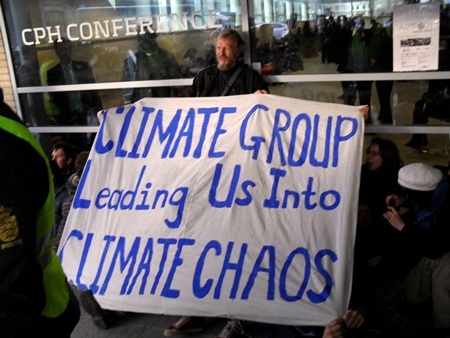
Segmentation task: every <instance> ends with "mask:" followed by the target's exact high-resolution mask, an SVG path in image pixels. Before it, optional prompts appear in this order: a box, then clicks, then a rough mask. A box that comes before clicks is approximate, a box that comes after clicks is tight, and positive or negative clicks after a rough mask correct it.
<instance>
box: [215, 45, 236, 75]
mask: <svg viewBox="0 0 450 338" xmlns="http://www.w3.org/2000/svg"><path fill="white" fill-rule="evenodd" d="M240 52H241V51H240V50H239V48H238V47H237V42H236V41H234V40H233V39H224V38H219V39H218V40H217V43H216V58H217V63H218V64H217V68H219V69H220V70H229V69H231V68H232V67H233V66H234V65H235V64H236V61H237V58H238V56H239V54H240Z"/></svg>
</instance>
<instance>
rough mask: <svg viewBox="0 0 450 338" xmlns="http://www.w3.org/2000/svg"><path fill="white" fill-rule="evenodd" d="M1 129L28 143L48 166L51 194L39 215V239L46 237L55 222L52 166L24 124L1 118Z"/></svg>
mask: <svg viewBox="0 0 450 338" xmlns="http://www.w3.org/2000/svg"><path fill="white" fill-rule="evenodd" d="M0 128H2V129H3V130H5V131H7V132H8V133H10V134H13V135H14V136H17V137H19V138H21V139H22V140H24V141H26V142H28V143H29V144H30V145H31V146H32V147H33V149H34V150H36V151H37V152H38V153H39V155H41V157H42V158H43V159H44V161H45V164H46V166H47V172H48V179H49V193H48V195H47V200H46V201H45V203H44V206H43V207H42V209H41V210H39V213H38V219H37V233H36V235H37V236H38V237H44V236H46V235H47V233H48V232H49V231H50V230H51V228H52V226H53V221H54V211H53V198H54V195H55V194H54V188H53V179H52V174H51V170H50V164H49V162H48V158H47V156H46V155H45V153H44V151H43V150H42V148H41V146H40V145H39V143H38V142H37V140H36V139H35V138H34V136H33V135H32V134H31V133H30V131H29V130H28V128H27V127H26V126H24V125H23V124H21V123H19V122H17V121H14V120H11V119H8V118H6V117H4V116H0ZM44 247H46V246H44Z"/></svg>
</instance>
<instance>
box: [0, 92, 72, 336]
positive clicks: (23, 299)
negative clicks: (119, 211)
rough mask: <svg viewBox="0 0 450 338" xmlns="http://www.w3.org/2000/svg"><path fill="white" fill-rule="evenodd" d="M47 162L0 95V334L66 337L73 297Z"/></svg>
mask: <svg viewBox="0 0 450 338" xmlns="http://www.w3.org/2000/svg"><path fill="white" fill-rule="evenodd" d="M53 194H54V192H53V183H52V176H51V171H50V167H49V161H48V158H47V157H46V155H45V154H44V152H43V150H42V148H41V146H40V145H39V143H38V142H37V141H36V139H35V138H34V137H33V135H32V134H31V132H30V131H29V130H28V128H27V127H26V126H25V125H24V124H23V123H22V122H21V120H20V119H19V118H18V116H17V115H16V114H15V113H14V112H13V111H12V110H11V108H10V107H9V106H8V105H7V104H5V103H4V102H3V95H0V336H1V337H32V336H40V335H42V336H45V337H70V334H71V332H72V331H73V329H74V328H75V326H76V325H77V323H78V321H79V318H80V308H79V304H78V301H77V299H76V297H75V295H74V294H73V292H72V291H71V289H70V286H69V285H68V283H67V280H66V276H65V274H64V272H63V270H62V266H61V263H60V261H59V260H58V257H57V256H56V253H55V252H54V251H53V250H52V243H53V237H54V229H53V218H54V214H53Z"/></svg>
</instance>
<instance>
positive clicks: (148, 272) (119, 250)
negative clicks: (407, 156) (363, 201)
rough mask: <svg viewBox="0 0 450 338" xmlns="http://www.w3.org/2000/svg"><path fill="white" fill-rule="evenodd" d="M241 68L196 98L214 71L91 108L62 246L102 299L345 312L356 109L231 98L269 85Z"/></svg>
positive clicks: (286, 313)
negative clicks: (178, 86) (181, 88)
mask: <svg viewBox="0 0 450 338" xmlns="http://www.w3.org/2000/svg"><path fill="white" fill-rule="evenodd" d="M226 32H227V33H230V32H229V31H226ZM230 34H233V33H232V32H231V33H230ZM224 41H227V39H225V38H224V37H222V38H220V39H219V41H218V43H217V46H218V52H217V54H218V56H219V57H218V58H219V63H222V64H224V63H228V62H229V61H230V60H231V65H235V64H237V55H239V53H238V52H239V48H238V43H236V44H234V45H233V43H231V42H235V41H236V40H233V39H231V40H230V41H228V42H229V44H227V43H224ZM233 58H234V60H235V61H234V62H233ZM231 67H232V66H231ZM227 69H228V68H227ZM230 70H231V68H230ZM249 70H250V69H243V70H241V73H240V74H242V78H239V77H237V78H238V80H235V81H236V82H233V83H231V85H229V86H226V85H224V88H223V90H222V89H221V90H220V91H219V90H217V89H215V90H216V94H215V95H217V96H208V97H197V96H201V95H203V93H206V91H207V90H208V89H207V88H213V87H214V86H215V85H214V83H215V81H216V79H217V78H216V79H211V78H208V79H207V78H206V77H202V78H197V79H195V80H194V85H193V88H190V89H188V90H191V93H192V94H191V95H193V96H196V97H191V98H190V97H187V98H175V99H174V98H145V99H142V100H140V101H137V102H136V103H134V104H130V105H126V106H122V107H117V108H111V109H108V110H107V111H104V112H103V113H100V114H99V117H100V119H101V125H100V128H99V131H98V133H97V137H96V140H95V144H94V146H93V148H92V150H91V153H90V155H89V159H88V161H87V164H86V167H85V170H84V171H83V174H82V177H81V178H80V183H79V188H78V189H77V192H76V196H75V198H74V202H73V208H72V209H71V211H70V214H69V218H68V221H67V224H66V228H65V231H64V234H63V237H62V239H61V245H60V249H59V252H58V254H59V257H60V259H61V261H62V263H63V267H64V269H65V272H66V274H67V276H68V278H69V280H70V281H71V282H72V283H73V284H75V285H76V286H77V287H79V288H80V289H83V290H84V289H90V290H92V293H93V294H94V295H95V297H96V300H97V301H98V302H99V304H100V305H101V307H102V308H104V309H108V310H118V311H129V312H142V313H162V314H168V315H183V314H189V315H192V316H196V317H198V318H204V317H206V316H207V317H222V318H223V317H229V318H239V319H242V320H248V321H255V322H262V323H271V324H282V325H298V326H302V325H316V326H325V325H326V324H327V323H329V322H331V321H333V320H334V319H335V318H337V317H339V316H341V315H342V314H343V313H345V311H346V310H347V307H348V303H349V299H350V290H351V280H352V270H353V250H354V237H355V230H356V210H357V202H358V201H357V200H358V198H357V194H358V184H352V183H353V182H359V172H360V165H361V157H362V148H363V136H364V121H363V119H362V116H361V114H360V113H359V112H358V110H359V109H358V108H357V107H351V106H344V105H337V104H331V103H319V102H313V101H304V100H297V99H292V98H287V97H281V96H275V95H233V96H229V95H231V94H239V93H240V90H241V89H242V90H244V89H243V84H245V83H247V84H248V83H250V84H253V85H255V86H257V88H253V89H255V92H258V93H265V92H266V91H267V90H266V89H264V87H259V88H258V84H261V82H260V81H258V76H256V75H254V76H253V75H252V74H249V72H248V71H249ZM205 71H206V70H205ZM211 72H212V71H211ZM250 72H253V71H252V70H250ZM204 75H205V74H203V75H201V76H204ZM217 76H219V74H217ZM239 76H241V75H239ZM227 83H228V81H227ZM211 86H212V87H211ZM227 87H229V89H227ZM247 90H248V89H247ZM224 92H225V95H224V94H223V93H224ZM243 93H246V94H247V93H248V94H250V92H247V91H244V92H243ZM211 94H212V92H209V94H208V95H211ZM205 95H206V94H205ZM221 95H224V96H221ZM197 329H198V328H197ZM200 329H201V327H200ZM169 332H170V331H169ZM170 333H171V332H170Z"/></svg>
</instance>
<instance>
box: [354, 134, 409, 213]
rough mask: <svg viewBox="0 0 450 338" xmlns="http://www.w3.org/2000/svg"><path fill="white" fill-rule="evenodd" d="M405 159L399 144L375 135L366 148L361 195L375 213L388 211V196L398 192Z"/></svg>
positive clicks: (362, 167)
mask: <svg viewBox="0 0 450 338" xmlns="http://www.w3.org/2000/svg"><path fill="white" fill-rule="evenodd" d="M402 166H403V161H402V159H401V158H400V154H399V151H398V148H397V145H396V144H395V143H394V142H392V141H390V140H387V139H383V138H381V137H375V138H373V139H372V140H371V142H370V145H369V146H368V147H367V149H366V161H365V163H364V164H363V165H362V166H361V179H360V188H359V196H360V199H362V200H364V201H366V202H367V204H368V205H369V207H370V209H371V211H372V213H373V215H375V216H377V215H378V216H381V214H382V213H383V212H384V211H386V210H385V209H386V203H385V199H386V196H388V195H391V194H393V193H398V191H399V190H400V187H399V185H398V183H397V175H398V171H399V169H400V168H401V167H402Z"/></svg>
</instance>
